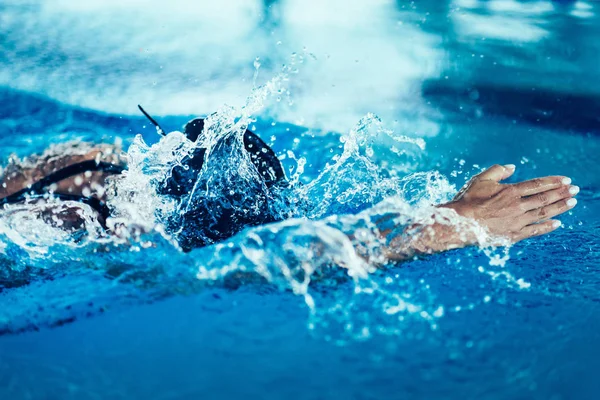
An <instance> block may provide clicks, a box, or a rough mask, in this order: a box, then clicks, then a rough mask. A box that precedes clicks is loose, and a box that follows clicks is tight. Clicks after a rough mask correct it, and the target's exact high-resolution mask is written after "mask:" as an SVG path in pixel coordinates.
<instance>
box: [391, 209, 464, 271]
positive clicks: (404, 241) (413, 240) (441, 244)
mask: <svg viewBox="0 0 600 400" xmlns="http://www.w3.org/2000/svg"><path fill="white" fill-rule="evenodd" d="M440 207H444V206H440ZM388 242H389V244H388V246H386V248H385V252H384V254H385V258H386V259H387V260H388V261H406V260H410V259H412V258H414V257H418V256H421V255H430V254H436V253H441V252H444V251H448V250H453V249H459V248H463V247H467V246H471V245H474V244H476V239H475V238H474V235H472V234H468V235H467V234H465V233H462V234H461V233H459V231H458V229H457V227H456V226H453V225H447V224H441V223H434V224H431V225H423V224H413V225H411V226H410V227H408V228H407V229H406V230H405V232H404V234H403V235H399V236H396V237H394V238H392V239H391V240H389V241H388Z"/></svg>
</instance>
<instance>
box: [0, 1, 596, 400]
mask: <svg viewBox="0 0 600 400" xmlns="http://www.w3.org/2000/svg"><path fill="white" fill-rule="evenodd" d="M225 6H227V12H224V11H223V10H224V9H223V8H221V7H225ZM310 6H312V7H310ZM339 6H340V4H338V3H337V2H331V3H328V4H326V5H322V4H316V3H315V4H310V3H306V2H296V1H281V2H272V3H268V4H267V3H265V4H263V3H258V2H257V3H251V2H236V1H228V2H226V4H225V5H223V6H217V5H209V4H202V5H201V6H190V5H189V4H186V2H183V1H173V2H172V4H170V5H169V7H168V8H167V7H166V6H164V5H161V4H160V3H158V2H151V3H149V5H148V6H146V7H144V8H140V7H139V6H129V5H119V4H118V3H117V2H102V3H96V2H89V3H85V4H78V5H73V4H72V3H70V2H66V1H58V0H56V1H48V2H44V3H37V2H30V3H27V4H26V5H23V4H22V3H20V2H10V1H9V2H4V3H3V4H2V5H1V6H0V7H1V8H0V21H1V23H0V32H2V35H0V37H2V42H1V44H0V46H2V47H1V48H0V49H1V51H2V54H3V55H4V56H3V57H0V63H3V65H2V69H0V85H2V89H0V98H2V99H3V106H4V107H3V108H2V111H0V157H1V159H2V160H3V161H2V165H5V164H6V163H7V162H8V157H9V154H11V153H16V154H17V155H19V156H25V155H27V154H30V153H32V152H39V151H43V150H44V149H45V148H46V147H47V146H48V145H49V144H51V143H57V142H61V141H65V140H72V139H76V140H93V141H109V142H113V141H114V140H115V139H117V138H118V139H119V140H122V141H123V143H124V144H125V147H126V148H127V147H128V146H129V145H130V144H131V143H134V144H135V143H137V144H136V145H137V146H138V148H140V147H139V146H142V145H140V142H139V141H138V142H134V137H135V135H136V134H141V135H142V138H143V140H144V142H146V143H148V144H155V145H156V144H157V143H158V139H159V138H158V136H157V135H156V133H155V131H154V128H153V127H152V126H149V124H148V123H147V121H145V120H144V119H143V118H142V117H140V116H139V115H137V114H136V110H135V109H136V105H137V104H138V103H142V104H143V105H145V106H146V107H147V108H148V109H149V111H151V112H152V113H153V114H155V116H156V117H157V118H158V119H159V120H160V122H161V124H162V125H163V127H165V128H167V130H168V131H172V130H177V129H180V128H181V126H182V125H183V124H184V123H185V122H186V121H187V120H189V119H190V118H191V117H192V116H196V115H204V114H208V113H211V112H213V111H215V110H219V109H221V110H222V111H221V112H222V113H224V114H227V113H228V112H231V113H233V114H235V113H238V114H240V113H242V114H243V110H242V111H240V106H241V105H243V104H246V102H247V100H246V99H247V98H248V97H250V98H252V93H253V92H252V89H253V87H254V86H255V84H256V86H257V87H259V86H261V85H263V84H265V83H268V82H270V81H271V82H273V81H272V80H273V79H275V80H276V81H277V79H278V78H277V77H281V76H283V77H284V78H285V79H283V80H282V81H283V83H281V86H277V88H276V90H275V92H274V93H272V94H269V95H268V96H266V97H265V98H264V99H261V100H260V101H258V102H253V101H250V103H251V106H250V107H247V108H246V110H248V109H253V110H252V111H253V112H252V113H251V114H252V117H253V118H256V119H257V120H256V121H255V122H250V124H249V125H250V127H251V128H252V129H254V130H255V131H256V132H257V133H258V134H259V135H260V136H261V137H262V138H263V139H265V141H267V143H269V144H270V145H271V146H272V147H273V149H274V150H275V151H276V153H277V154H278V155H280V156H281V157H282V158H285V159H284V160H283V161H282V162H283V164H284V167H285V168H286V171H288V176H289V177H291V178H292V179H297V180H298V181H299V182H302V184H303V186H302V187H303V188H314V189H312V190H311V191H304V192H303V191H302V190H300V191H299V192H295V193H296V194H298V196H300V195H306V196H307V197H306V199H305V200H306V201H307V202H308V204H309V205H310V207H308V208H307V210H308V211H305V215H304V216H306V217H308V220H309V221H308V222H307V221H306V220H292V221H291V222H288V223H287V224H285V223H284V224H283V225H275V227H265V228H254V229H251V230H249V231H246V232H243V233H242V234H240V235H238V236H236V237H234V238H233V239H232V240H231V241H229V242H227V243H226V245H225V246H224V247H218V246H217V247H209V248H206V249H200V250H197V251H194V252H192V253H189V254H183V253H180V252H179V251H178V250H176V249H175V248H173V247H172V245H171V244H170V243H169V242H168V241H167V240H165V239H164V238H163V237H162V236H161V235H159V234H151V235H149V236H147V237H144V238H143V239H144V240H142V241H140V242H136V243H134V245H133V246H125V245H123V244H115V248H111V251H110V252H104V251H100V249H101V247H102V246H103V245H104V244H105V243H100V244H99V243H98V242H94V241H93V240H84V241H83V242H79V243H73V242H72V241H69V239H68V238H63V237H59V236H57V235H56V233H53V232H51V231H50V232H47V231H44V230H42V229H41V228H39V230H33V231H32V230H31V229H29V226H24V224H25V223H29V222H30V221H28V220H27V218H23V219H16V220H11V219H7V218H6V217H3V218H2V220H1V221H2V224H3V225H1V228H2V230H1V235H0V251H1V252H2V254H1V255H0V266H1V269H0V271H1V272H0V283H1V284H2V286H0V287H1V288H2V292H0V332H1V333H2V334H3V335H2V336H0V398H10V399H21V398H23V399H25V398H35V399H88V398H89V399H93V398H111V399H112V398H114V399H134V398H158V399H190V398H198V397H207V398H239V397H242V396H245V397H248V398H267V399H268V398H274V399H279V398H282V397H284V396H286V397H289V398H294V399H320V398H338V397H339V398H356V399H380V398H424V399H431V398H444V399H446V398H478V399H481V398H485V399H505V398H511V399H520V398H524V399H525V398H527V399H531V398H535V399H537V398H539V399H588V398H589V399H595V398H597V393H598V389H600V384H599V383H598V381H597V372H596V371H597V370H598V367H599V365H598V361H597V360H598V355H599V354H598V353H600V337H599V334H598V333H597V332H598V328H599V327H600V319H599V318H598V317H597V313H598V311H599V310H598V301H599V300H600V296H599V295H598V290H597V289H598V287H599V284H600V282H599V278H598V277H597V276H598V268H599V265H600V263H599V261H600V245H599V241H598V240H599V236H600V234H599V232H600V231H599V229H598V228H599V227H600V196H599V194H598V186H599V184H600V182H598V167H597V165H596V158H597V154H599V150H600V139H599V136H598V131H599V128H598V127H599V125H598V122H599V121H598V117H597V116H596V115H597V114H595V112H596V111H597V110H598V108H597V107H595V106H596V105H597V104H598V103H599V101H598V95H599V94H600V93H599V92H600V87H598V84H597V82H598V79H597V75H598V72H597V68H596V66H597V65H598V55H597V54H598V52H597V50H598V49H597V47H598V43H600V42H598V40H597V39H598V37H600V32H598V29H599V28H598V27H599V26H600V25H598V16H597V15H598V13H599V12H600V10H598V7H597V5H596V4H595V3H586V2H567V1H563V2H549V1H536V2H525V1H524V2H517V1H466V0H463V1H454V2H437V1H435V2H434V1H431V2H423V3H419V4H414V3H408V2H406V3H404V2H396V3H387V2H381V3H378V4H366V3H365V4H363V3H358V2H356V3H350V4H348V5H345V6H344V7H343V8H341V9H340V8H339ZM199 21H202V23H200V22H199ZM41 32H44V33H43V34H42V33H41ZM209 33H210V35H209ZM293 52H296V54H295V55H292V53H293ZM257 57H258V59H257ZM284 64H285V65H286V67H283V65H284ZM256 71H258V74H257V76H256V78H255V73H256ZM282 71H283V73H284V74H285V75H280V74H281V73H282ZM280 88H283V89H284V90H283V91H282V92H281V93H279V92H278V89H280ZM288 90H289V94H288V92H287V91H288ZM254 93H255V94H256V92H254ZM223 104H229V105H232V106H233V107H234V110H233V111H231V110H227V109H226V110H223V109H222V106H223ZM369 112H372V113H374V114H375V115H377V116H379V118H380V120H381V125H379V124H378V123H377V122H376V120H375V119H373V118H369V117H367V119H363V120H362V121H363V122H365V121H366V122H372V124H373V125H372V126H371V127H370V128H368V129H360V128H359V129H356V128H355V127H356V126H357V124H358V122H359V120H361V118H363V117H365V115H367V113H369ZM238 117H239V115H238ZM388 130H392V131H393V132H392V133H390V132H388ZM403 135H406V136H408V138H410V139H411V140H413V141H414V140H415V139H423V140H424V142H425V148H424V149H423V150H422V149H420V148H419V146H417V145H415V144H414V143H410V142H406V138H404V137H403ZM395 139H396V140H395ZM138 140H139V139H138ZM399 140H400V141H399ZM353 144H356V147H353ZM134 147H135V146H134ZM142 148H143V146H142ZM158 148H160V146H159V147H158ZM370 149H371V150H372V152H371V151H370ZM288 151H291V153H288ZM336 156H337V157H336ZM344 156H346V158H344ZM302 159H304V161H298V160H302ZM340 159H342V161H343V160H346V161H344V162H342V161H340ZM236 160H237V159H236ZM236 160H232V163H233V162H235V161H236ZM304 162H305V164H303V163H304ZM509 162H512V163H515V164H517V174H516V176H515V178H514V179H515V180H521V179H528V178H532V177H535V176H539V175H545V174H563V175H567V176H570V177H571V178H572V179H573V181H574V182H575V183H576V184H577V185H579V186H580V187H581V188H582V192H581V194H580V196H579V197H578V198H579V205H578V206H577V208H576V209H575V210H574V211H573V212H572V213H570V214H569V215H565V216H564V218H562V221H563V225H564V227H563V228H562V229H560V230H559V231H557V232H556V233H554V234H552V235H550V236H548V237H545V238H539V239H535V240H531V241H526V242H524V243H521V244H518V245H516V246H514V247H513V248H511V249H509V250H508V255H509V258H508V259H507V260H506V261H505V263H500V265H498V263H495V262H494V258H493V256H494V255H498V256H504V255H505V254H506V253H505V252H504V249H498V250H496V251H495V252H494V253H493V254H492V255H491V258H490V255H489V254H485V253H482V252H480V251H478V250H477V249H464V250H456V251H452V252H448V253H444V254H440V255H436V256H431V257H427V258H424V259H421V260H415V261H411V262H407V263H403V264H400V265H392V266H389V268H387V269H385V270H383V271H373V272H372V273H370V274H368V276H367V277H366V278H361V279H358V280H355V279H352V278H350V277H348V270H346V269H342V268H336V267H331V266H330V263H329V261H331V258H328V257H341V260H342V261H343V262H345V263H347V264H352V263H353V262H355V261H356V260H355V258H353V257H352V254H351V253H345V252H343V251H340V252H339V253H338V252H334V251H333V250H336V248H335V246H331V247H330V248H329V247H328V248H327V249H328V251H326V252H325V254H321V255H315V254H314V253H310V247H309V246H308V245H306V243H307V242H304V241H303V240H307V238H312V239H314V237H318V238H320V239H322V240H325V239H326V238H330V237H336V235H337V232H339V231H341V229H339V230H337V231H331V230H323V229H324V228H323V227H322V226H321V225H319V221H322V220H323V219H324V218H326V217H328V216H329V217H332V218H334V219H336V218H341V219H342V220H343V218H344V217H343V215H348V214H354V213H357V212H359V211H362V210H365V209H367V208H369V207H372V206H373V205H375V204H376V203H377V202H379V201H380V200H382V199H384V198H386V197H388V196H391V195H394V196H399V197H400V198H401V199H402V200H403V201H404V202H406V203H408V204H411V205H412V206H413V207H414V208H415V209H418V208H419V207H421V206H423V204H425V203H428V202H439V201H443V200H444V199H446V198H448V197H449V196H451V195H452V193H453V192H454V191H455V189H456V187H458V186H460V185H462V183H464V181H465V180H466V179H467V178H468V176H471V175H472V174H473V173H475V172H477V171H478V170H479V169H480V168H481V167H484V166H487V165H490V164H493V163H509ZM302 165H303V167H302ZM332 166H333V167H336V166H337V169H331V168H332ZM324 171H325V172H324ZM328 171H329V172H328ZM422 172H427V173H429V174H428V175H412V174H418V173H422ZM336 177H337V178H339V179H335V178H336ZM141 178H142V177H140V179H141ZM136 182H137V181H136ZM365 182H369V183H370V184H369V185H364V186H361V183H365ZM134 183H135V182H134ZM453 185H454V186H453ZM357 188H358V189H359V190H355V189H357ZM332 194H336V196H333V197H332ZM341 198H342V199H345V200H344V201H343V202H342V201H340V200H339V199H341ZM153 200H156V199H155V198H153ZM157 204H159V205H160V204H162V203H160V202H159V203H157ZM395 205H396V206H397V207H401V206H400V203H397V204H395ZM403 210H404V209H403ZM411 210H412V211H407V212H408V213H411V212H414V209H411ZM298 213H300V212H298ZM131 222H132V223H140V222H143V221H137V220H132V221H131ZM6 224H8V225H6ZM11 224H12V225H11ZM334 225H335V224H334ZM31 226H33V227H37V226H35V225H31ZM36 229H38V228H36ZM252 235H255V236H259V237H261V238H263V239H265V240H264V242H263V243H264V244H263V246H260V247H258V248H257V247H256V246H255V245H253V244H252V242H251V241H250V239H251V238H252V237H253V236H252ZM319 235H321V236H319ZM145 240H147V241H150V242H152V243H153V246H150V247H149V248H145V247H147V246H145V245H144V244H143V243H144V241H145ZM289 243H292V244H294V243H296V244H298V246H297V247H295V248H293V249H291V250H289V247H287V249H288V250H287V251H283V250H282V249H283V248H285V246H286V245H288V244H289ZM249 250H252V251H256V250H260V251H262V252H261V253H260V254H261V258H259V259H258V261H257V259H256V258H252V257H251V256H249V255H248V254H249V253H248V251H249ZM240 254H242V256H240ZM278 260H282V261H283V262H284V264H283V265H286V266H288V267H292V266H296V265H299V264H301V265H303V266H307V265H308V266H314V267H318V268H319V269H320V270H323V271H321V272H322V274H321V273H319V274H317V275H311V278H312V279H311V282H310V285H308V286H307V287H302V288H300V289H299V288H298V287H295V286H294V282H296V281H293V280H289V279H286V278H284V277H283V278H282V276H281V275H280V273H281V269H278V268H280V267H281V264H278V263H277V262H278ZM303 263H304V264H303ZM278 265H279V267H278ZM224 267H244V268H246V269H250V270H256V269H257V268H259V267H264V268H266V269H268V270H269V271H270V272H271V273H272V274H271V275H270V276H271V279H270V282H264V281H256V280H252V282H250V283H245V284H243V282H240V281H239V279H233V278H231V276H229V277H227V276H225V277H222V276H221V275H222V274H221V271H223V268H224ZM303 268H304V267H303ZM211 271H212V272H213V273H214V276H213V274H211ZM303 271H306V269H303ZM321 275H322V276H321ZM263 276H264V275H263ZM213 278H215V279H213ZM294 289H295V290H294ZM401 304H404V308H402V307H400V308H398V306H399V305H401Z"/></svg>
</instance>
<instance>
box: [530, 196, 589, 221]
mask: <svg viewBox="0 0 600 400" xmlns="http://www.w3.org/2000/svg"><path fill="white" fill-rule="evenodd" d="M575 205H577V200H576V199H574V198H570V199H568V200H560V201H557V202H556V203H552V204H550V205H547V206H544V207H540V208H537V209H535V210H531V211H527V212H526V213H525V214H524V215H523V218H524V221H523V222H525V225H530V224H535V223H536V222H539V221H543V220H546V219H549V218H553V217H556V216H557V215H560V214H562V213H565V212H567V211H569V210H570V209H572V208H573V207H575Z"/></svg>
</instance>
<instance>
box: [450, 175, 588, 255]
mask: <svg viewBox="0 0 600 400" xmlns="http://www.w3.org/2000/svg"><path fill="white" fill-rule="evenodd" d="M514 172H515V166H514V165H505V166H501V165H494V166H493V167H491V168H489V169H487V170H485V171H483V172H482V173H480V174H479V175H477V176H475V177H474V178H473V179H471V180H470V181H469V182H468V183H467V184H466V185H465V186H464V187H463V188H462V189H461V190H460V192H458V194H457V195H456V197H455V198H454V200H453V201H451V202H450V203H448V204H444V205H441V206H440V207H447V208H451V209H453V210H454V211H456V212H457V213H458V214H459V215H461V216H463V217H467V218H471V219H474V220H475V221H477V222H478V223H479V224H480V225H481V226H483V227H485V228H486V229H487V230H488V231H489V233H490V234H491V235H494V236H501V237H505V238H508V239H510V240H511V241H512V242H513V243H516V242H518V241H520V240H523V239H527V238H530V237H533V236H540V235H545V234H547V233H550V232H552V231H554V230H556V229H557V228H558V227H560V226H561V223H560V221H558V220H556V219H553V218H554V217H556V216H558V215H560V214H562V213H564V212H567V211H569V210H570V209H572V208H573V207H575V205H576V204H577V200H576V199H574V198H573V197H574V196H575V195H577V193H578V192H579V187H577V186H572V185H571V179H570V178H567V177H565V176H547V177H543V178H537V179H532V180H529V181H525V182H520V183H515V184H502V183H500V182H501V181H503V180H505V179H507V178H509V177H510V176H511V175H512V174H513V173H514ZM466 244H476V243H466Z"/></svg>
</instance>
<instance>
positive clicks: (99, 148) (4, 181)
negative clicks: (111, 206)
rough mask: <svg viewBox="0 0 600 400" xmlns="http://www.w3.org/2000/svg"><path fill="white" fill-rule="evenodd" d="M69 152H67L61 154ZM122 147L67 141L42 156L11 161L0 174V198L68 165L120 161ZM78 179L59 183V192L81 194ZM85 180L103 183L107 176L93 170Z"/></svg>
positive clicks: (82, 179)
mask: <svg viewBox="0 0 600 400" xmlns="http://www.w3.org/2000/svg"><path fill="white" fill-rule="evenodd" d="M60 153H66V154H60ZM119 153H120V147H118V146H115V145H105V144H101V145H92V144H90V143H73V144H72V145H68V144H64V145H59V146H56V147H55V148H51V149H49V150H48V151H47V152H46V153H44V154H42V155H39V156H32V157H30V158H29V159H26V160H25V161H26V162H23V163H18V164H17V163H15V164H10V165H9V166H7V167H6V168H5V170H4V171H3V172H2V174H0V199H2V198H4V197H6V196H10V195H11V194H13V193H16V192H18V191H20V190H23V189H25V188H27V187H29V186H31V185H32V184H33V183H35V182H37V181H39V180H40V179H42V178H43V177H45V176H48V175H50V174H51V173H53V172H55V171H57V170H59V169H61V168H65V167H67V166H69V165H72V164H76V163H80V162H83V161H88V160H98V161H109V162H112V163H119V160H118V158H119ZM76 178H77V177H71V178H68V179H65V180H64V181H61V182H59V183H58V185H57V187H56V191H57V192H59V193H71V194H81V191H82V188H83V187H82V186H81V185H76V184H75V183H76ZM80 178H81V181H82V182H85V183H88V185H87V186H90V185H91V184H92V183H101V182H103V178H104V175H103V173H101V172H94V173H92V174H91V176H84V175H83V174H82V176H81V177H80Z"/></svg>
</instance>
